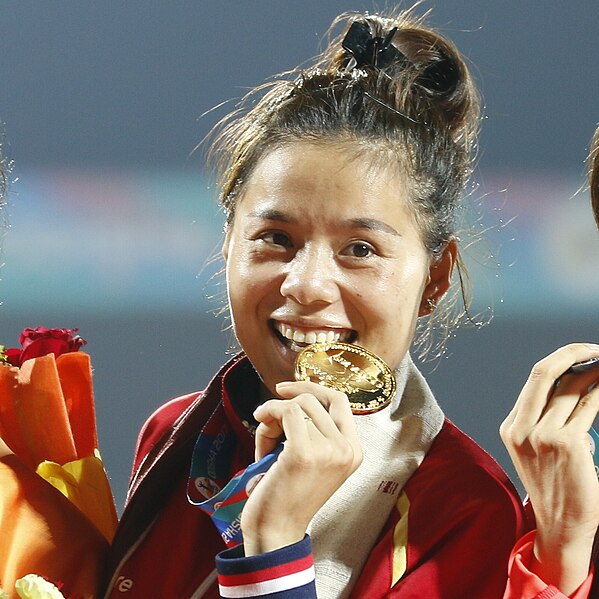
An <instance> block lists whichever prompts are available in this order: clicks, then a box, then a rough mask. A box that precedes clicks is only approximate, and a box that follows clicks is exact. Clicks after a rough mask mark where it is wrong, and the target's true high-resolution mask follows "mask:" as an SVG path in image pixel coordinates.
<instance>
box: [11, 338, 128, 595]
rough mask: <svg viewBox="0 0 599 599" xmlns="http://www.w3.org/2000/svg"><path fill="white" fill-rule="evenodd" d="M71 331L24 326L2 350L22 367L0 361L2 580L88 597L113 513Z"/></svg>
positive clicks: (83, 360) (88, 387) (83, 368)
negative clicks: (30, 580)
mask: <svg viewBox="0 0 599 599" xmlns="http://www.w3.org/2000/svg"><path fill="white" fill-rule="evenodd" d="M75 331H76V329H75V330H69V329H45V328H42V327H39V328H38V329H27V330H26V331H24V333H23V335H22V336H21V342H22V345H23V349H22V350H7V351H6V355H7V357H8V360H9V361H10V362H12V363H13V364H19V366H14V365H12V364H10V363H8V362H7V361H5V362H0V580H2V582H3V584H5V585H7V584H10V581H13V582H14V581H15V580H16V579H17V578H18V577H20V576H24V575H25V574H29V573H32V572H33V573H35V574H39V575H42V576H47V577H48V578H50V579H52V580H63V581H64V582H65V587H70V588H69V593H72V592H74V591H75V592H77V593H79V594H80V595H82V596H84V597H92V596H93V593H94V586H95V583H96V581H97V578H98V575H99V572H100V571H101V566H102V562H103V559H104V555H105V552H106V550H107V547H108V542H110V541H111V540H112V536H113V534H114V531H115V529H116V524H117V515H116V509H115V505H114V500H113V498H112V493H111V491H110V485H109V483H108V478H107V476H106V472H105V471H104V467H103V464H102V461H101V460H100V457H99V452H98V438H97V432H96V418H95V410H94V395H93V386H92V369H91V361H90V358H89V356H88V355H87V354H85V353H77V350H78V349H79V347H80V346H81V345H83V344H84V343H85V342H84V341H83V340H81V338H80V337H76V336H75V335H74V333H75ZM64 352H66V353H64ZM36 354H37V355H36ZM39 354H45V355H39ZM27 356H33V357H29V358H27ZM21 358H25V359H23V360H21ZM11 454H14V455H11ZM36 472H37V474H36ZM40 477H41V478H40ZM42 478H43V479H45V480H42ZM48 483H50V484H48ZM57 490H58V491H59V492H60V493H59V492H58V491H57ZM5 588H6V587H5Z"/></svg>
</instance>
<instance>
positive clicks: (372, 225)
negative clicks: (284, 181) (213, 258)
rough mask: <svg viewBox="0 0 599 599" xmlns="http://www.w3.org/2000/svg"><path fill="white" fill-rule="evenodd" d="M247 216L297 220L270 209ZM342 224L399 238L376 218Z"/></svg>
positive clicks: (291, 222) (290, 221) (291, 221)
mask: <svg viewBox="0 0 599 599" xmlns="http://www.w3.org/2000/svg"><path fill="white" fill-rule="evenodd" d="M248 216H249V217H250V218H259V219H263V220H274V221H279V222H283V223H289V224H296V223H297V222H298V220H297V219H296V218H295V217H293V216H291V215H289V214H287V213H285V212H282V211H281V210H274V209H271V208H264V209H258V210H254V211H253V212H250V214H249V215H248ZM343 224H346V225H347V226H348V227H350V228H354V229H368V230H370V231H382V232H383V233H388V234H389V235H395V236H396V237H401V235H400V233H399V232H398V231H397V230H396V229H394V228H393V227H392V226H391V225H388V224H387V223H386V222H383V221H382V220H378V219H376V218H350V219H348V220H347V221H343Z"/></svg>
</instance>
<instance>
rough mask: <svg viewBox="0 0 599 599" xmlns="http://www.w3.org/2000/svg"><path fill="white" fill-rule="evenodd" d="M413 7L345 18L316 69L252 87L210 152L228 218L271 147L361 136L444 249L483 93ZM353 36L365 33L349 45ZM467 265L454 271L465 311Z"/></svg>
mask: <svg viewBox="0 0 599 599" xmlns="http://www.w3.org/2000/svg"><path fill="white" fill-rule="evenodd" d="M413 12H414V11H413V9H411V10H407V11H401V12H395V13H391V14H389V15H381V14H376V15H375V14H356V13H344V14H342V15H340V16H339V17H338V18H337V19H335V21H334V22H333V23H332V25H331V28H330V30H329V43H328V46H327V48H326V49H325V50H324V51H323V52H322V53H321V54H320V55H319V56H317V57H316V58H315V59H314V61H313V63H312V65H311V66H309V67H304V68H297V69H294V70H291V71H288V72H286V73H283V74H281V75H279V76H278V77H277V78H276V79H275V80H274V81H271V82H269V83H266V84H264V85H261V86H259V87H258V88H256V89H255V90H252V91H251V92H250V93H249V94H247V95H246V96H245V98H244V99H243V101H242V102H241V104H240V107H239V109H238V110H236V111H234V112H233V113H232V114H231V115H229V116H228V117H226V118H225V119H223V120H222V121H221V122H220V123H219V125H218V126H217V128H216V130H215V139H214V142H213V144H212V147H211V150H210V153H209V156H210V158H211V159H213V160H214V161H215V162H216V167H217V171H218V173H219V179H220V185H221V195H220V203H221V205H222V206H223V207H224V209H225V212H226V218H227V225H230V223H231V222H232V221H233V219H234V216H235V208H236V205H237V202H238V200H239V198H240V197H241V195H242V194H243V188H244V184H245V182H246V181H247V180H248V179H249V178H250V176H251V174H252V172H253V169H254V168H255V166H256V164H257V162H258V161H259V160H260V158H261V157H262V156H263V155H264V153H265V152H266V151H269V150H272V149H274V148H277V147H280V146H282V145H284V144H287V143H289V142H290V141H297V140H309V141H313V142H315V143H319V142H322V141H327V140H333V141H350V142H351V141H360V142H367V143H366V144H364V143H362V144H361V147H360V148H358V149H357V150H356V152H359V153H360V154H361V155H362V156H364V157H365V158H369V159H371V160H378V159H381V158H384V159H385V162H384V164H385V165H389V164H390V165H395V167H396V168H398V169H399V170H401V172H402V173H404V174H406V175H407V176H408V177H409V179H410V180H411V181H412V186H411V197H410V198H409V199H410V201H411V203H412V206H413V208H414V215H415V218H416V220H417V222H418V224H419V226H420V228H421V230H422V233H423V239H424V242H425V244H426V246H427V247H428V249H429V251H430V252H431V253H432V254H433V255H434V254H436V253H438V252H440V251H441V250H442V249H443V247H444V245H445V244H446V243H447V242H448V241H449V240H451V239H452V238H453V237H454V235H455V221H456V210H457V208H458V207H459V205H460V200H461V198H462V194H463V191H464V187H465V185H466V182H467V180H468V178H469V176H470V174H471V171H472V163H473V149H474V147H475V140H476V135H477V133H478V127H479V123H480V112H479V97H478V93H477V90H476V87H475V85H474V82H473V80H472V77H471V75H470V73H469V71H468V68H467V66H466V64H465V62H464V60H463V59H462V57H461V55H460V53H459V51H458V50H457V49H456V48H455V46H454V45H453V44H452V43H451V42H450V41H448V40H447V39H445V38H444V37H442V36H441V35H439V34H438V33H436V32H435V31H433V30H432V29H430V28H428V27H427V26H425V25H424V17H415V16H414V14H413ZM356 24H358V25H356ZM352 26H353V27H352ZM339 27H343V31H342V33H341V34H340V35H338V36H336V37H335V36H334V31H335V30H337V29H338V28H339ZM350 30H351V31H350ZM348 32H350V34H348ZM355 33H357V34H358V38H359V39H358V41H357V42H356V41H355V40H354V41H353V42H351V40H350V38H351V37H352V36H353V37H355V35H354V34H355ZM352 46H353V47H352ZM389 48H390V50H389ZM390 158H391V160H390ZM390 168H393V166H392V167H390ZM464 272H465V271H464V270H463V267H462V269H460V268H458V275H459V277H460V282H461V288H462V292H463V293H462V296H463V297H464V312H467V307H468V306H467V304H468V300H467V299H466V297H465V294H464V289H463V286H464V276H465V275H464ZM450 310H451V308H449V311H450ZM448 314H449V312H448V313H447V314H446V315H445V316H446V317H445V320H444V322H443V323H442V326H443V327H444V328H445V329H447V328H448V327H449V316H448ZM427 320H428V321H429V322H428V324H427V326H428V328H432V321H431V320H430V319H427ZM427 339H429V340H428V341H426V342H425V343H424V347H425V351H427V350H428V349H430V345H431V341H430V338H429V337H428V336H427Z"/></svg>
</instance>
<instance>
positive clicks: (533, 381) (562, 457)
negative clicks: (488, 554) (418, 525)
mask: <svg viewBox="0 0 599 599" xmlns="http://www.w3.org/2000/svg"><path fill="white" fill-rule="evenodd" d="M589 183H590V189H591V205H592V208H593V214H594V216H595V221H596V222H597V225H598V226H599V129H597V130H596V131H595V135H594V136H593V140H592V142H591V152H590V154H589ZM593 348H594V346H587V345H584V344H572V345H568V346H566V347H563V348H560V349H558V350H557V351H555V352H554V353H552V354H551V355H550V356H548V357H547V358H545V359H543V360H541V361H540V362H539V363H538V364H536V365H535V366H534V368H533V370H532V372H531V374H530V377H529V379H528V381H527V383H526V385H525V386H524V388H523V390H522V393H521V394H520V396H519V398H518V400H517V402H516V404H515V406H514V409H513V410H512V411H511V412H510V414H509V415H508V417H507V418H506V420H505V421H504V423H503V424H502V426H501V429H500V432H501V437H502V439H503V441H504V443H505V445H506V447H507V449H508V452H509V453H510V456H511V458H512V460H513V462H514V465H515V467H516V470H517V471H518V474H519V476H520V478H521V480H522V482H523V484H524V486H525V488H526V490H527V492H528V495H529V500H530V505H531V506H532V509H533V511H534V515H535V519H536V524H537V530H536V531H535V532H531V533H530V534H529V535H527V536H526V537H525V538H524V539H523V540H522V542H521V543H520V544H519V546H518V548H517V551H516V552H515V557H514V562H515V563H514V568H513V570H512V572H513V574H514V575H517V571H518V567H519V566H518V561H519V560H520V559H522V558H524V559H525V560H527V561H528V562H529V563H530V566H531V569H532V570H533V572H535V573H537V574H538V575H539V577H540V578H542V579H543V580H544V581H547V582H551V583H552V584H553V585H554V586H555V587H557V588H559V589H561V590H562V591H563V592H564V594H566V595H567V594H569V593H571V592H573V591H574V590H576V589H577V588H578V587H579V585H580V584H581V583H582V582H583V581H584V580H585V579H586V578H587V575H588V571H589V565H590V563H591V557H592V554H593V544H594V539H595V535H596V531H597V527H598V526H599V482H598V480H597V472H596V469H595V465H594V463H593V457H592V455H591V452H590V451H589V436H588V431H589V429H590V428H591V426H592V424H593V420H594V419H595V417H596V415H597V412H598V411H599V387H596V386H595V385H596V384H597V383H598V382H599V370H598V369H597V368H595V369H591V370H588V371H587V372H585V373H581V374H574V373H568V374H566V375H564V373H565V372H566V371H567V370H568V369H569V368H570V367H571V366H572V365H573V364H574V363H576V362H579V361H583V360H586V359H588V358H590V357H592V356H591V355H590V354H589V350H591V354H592V353H593ZM558 380H559V385H558V384H557V382H558ZM589 389H591V390H590V391H589ZM527 584H528V585H530V586H529V589H530V592H532V590H541V589H542V587H543V583H541V582H540V581H535V580H534V578H530V579H529V580H528V583H527ZM531 596H532V595H531ZM554 596H560V595H554ZM591 596H593V597H599V585H598V584H597V583H595V585H594V586H593V590H592V592H591Z"/></svg>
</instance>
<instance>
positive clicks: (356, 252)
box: [341, 241, 375, 258]
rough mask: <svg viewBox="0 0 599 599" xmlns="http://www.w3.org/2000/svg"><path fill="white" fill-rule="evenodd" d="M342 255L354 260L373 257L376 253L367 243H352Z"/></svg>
mask: <svg viewBox="0 0 599 599" xmlns="http://www.w3.org/2000/svg"><path fill="white" fill-rule="evenodd" d="M341 253H342V254H344V255H345V256H350V257H352V258H368V257H370V256H372V255H373V254H374V253H375V251H374V248H373V247H372V246H371V245H370V244H369V243H366V242H365V241H354V242H352V243H350V244H349V245H348V246H347V247H346V248H345V249H344V250H343V252H341Z"/></svg>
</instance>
